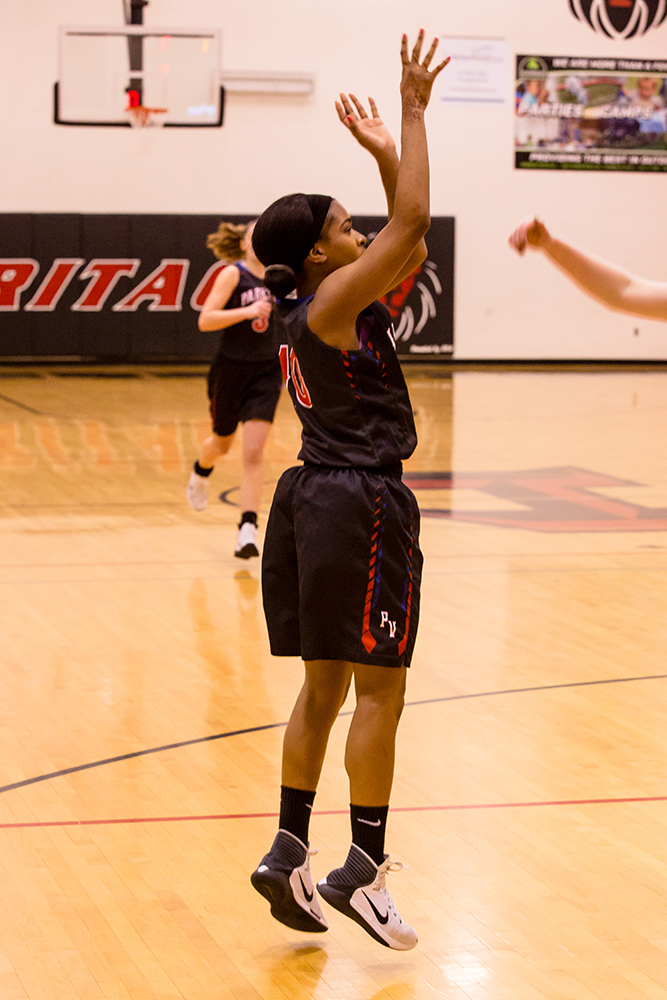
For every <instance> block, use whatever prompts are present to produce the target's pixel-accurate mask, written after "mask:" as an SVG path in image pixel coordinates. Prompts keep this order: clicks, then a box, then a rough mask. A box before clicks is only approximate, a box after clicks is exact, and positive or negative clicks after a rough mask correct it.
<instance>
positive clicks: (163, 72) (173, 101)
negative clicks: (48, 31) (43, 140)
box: [53, 24, 224, 128]
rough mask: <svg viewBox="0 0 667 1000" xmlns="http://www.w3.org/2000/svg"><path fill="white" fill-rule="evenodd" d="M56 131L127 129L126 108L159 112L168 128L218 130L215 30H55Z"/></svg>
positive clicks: (143, 27) (221, 95) (217, 36)
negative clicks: (79, 127) (85, 127)
mask: <svg viewBox="0 0 667 1000" xmlns="http://www.w3.org/2000/svg"><path fill="white" fill-rule="evenodd" d="M58 67H59V70H58V81H57V83H56V85H55V91H54V118H53V120H54V122H55V123H56V124H57V125H112V126H128V127H129V125H130V120H129V115H128V113H127V108H128V107H130V106H134V107H136V106H142V107H144V108H148V109H160V110H161V123H162V124H164V126H165V127H167V128H169V127H172V128H216V127H219V126H220V125H222V116H223V110H224V108H223V105H224V91H223V89H222V88H221V86H220V32H219V31H216V30H211V29H208V28H206V29H201V30H199V29H184V28H173V29H172V28H152V27H148V26H146V25H143V24H142V25H122V26H118V27H112V28H104V27H99V26H94V27H62V28H61V29H60V34H59V60H58Z"/></svg>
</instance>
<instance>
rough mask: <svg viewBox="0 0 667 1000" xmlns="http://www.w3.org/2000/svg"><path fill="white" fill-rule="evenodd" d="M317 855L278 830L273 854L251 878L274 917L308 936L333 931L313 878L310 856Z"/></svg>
mask: <svg viewBox="0 0 667 1000" xmlns="http://www.w3.org/2000/svg"><path fill="white" fill-rule="evenodd" d="M316 853H317V852H316V851H309V850H308V848H307V847H306V845H305V844H304V843H302V842H301V841H300V840H299V838H298V837H295V836H294V834H293V833H289V831H288V830H278V833H277V834H276V839H275V840H274V841H273V846H272V847H271V850H270V851H269V853H268V854H266V855H265V856H264V857H263V858H262V860H261V862H260V865H259V868H258V869H257V870H256V871H254V872H253V873H252V875H251V876H250V881H251V882H252V884H253V886H254V887H255V889H257V892H259V893H261V894H262V896H264V898H265V899H268V901H269V903H270V904H271V915H272V916H273V917H275V918H276V920H279V921H280V923H281V924H285V925H286V926H287V927H291V928H292V929H293V930H295V931H306V933H308V934H312V933H316V934H319V933H321V932H322V931H326V930H328V929H329V925H328V923H327V921H326V917H325V916H324V914H323V913H322V908H321V907H320V903H319V900H318V898H317V893H316V892H315V886H314V885H313V877H312V875H311V874H310V856H311V854H316Z"/></svg>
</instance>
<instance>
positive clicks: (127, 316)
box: [0, 213, 454, 363]
mask: <svg viewBox="0 0 667 1000" xmlns="http://www.w3.org/2000/svg"><path fill="white" fill-rule="evenodd" d="M221 218H224V219H225V221H229V222H247V221H248V216H247V215H244V216H239V215H225V216H223V217H221V216H214V215H211V216H209V215H79V214H63V215H59V214H50V213H49V214H28V213H21V214H10V213H8V214H4V215H3V214H0V359H5V360H20V359H25V360H33V359H35V360H48V359H53V360H63V359H68V360H72V361H90V362H94V361H105V362H119V363H120V362H124V363H132V362H143V363H148V362H154V363H160V362H177V361H193V362H206V361H209V360H210V359H211V358H212V357H213V355H214V354H215V352H216V350H217V347H218V343H219V340H220V334H219V333H216V332H215V331H214V332H210V333H207V332H202V331H201V330H199V328H198V325H197V319H198V316H199V313H200V312H201V309H202V307H203V305H204V301H205V299H206V296H207V295H208V293H209V291H210V290H211V288H212V286H213V282H214V281H215V277H216V275H217V274H218V272H219V271H220V269H221V268H222V267H224V266H225V265H224V264H223V263H222V262H221V261H217V260H216V259H215V257H214V256H213V254H212V253H211V251H210V250H208V249H207V248H206V237H207V235H208V234H209V233H212V232H215V230H216V229H217V228H218V225H219V223H220V220H221ZM385 223H386V219H382V218H381V217H378V216H366V217H364V218H355V220H354V224H355V226H356V228H357V229H358V230H359V231H360V232H362V233H364V235H366V236H367V237H368V238H372V237H373V236H374V235H375V233H377V232H378V231H379V230H380V229H381V228H382V226H383V225H384V224H385ZM427 245H428V258H427V260H426V261H424V263H423V264H422V265H421V267H420V268H418V270H417V271H415V273H414V274H412V275H410V276H409V277H408V278H406V279H405V281H403V282H402V283H401V284H400V285H399V286H398V287H397V288H394V289H392V291H391V292H390V293H389V294H388V295H387V296H385V299H384V301H385V302H386V304H387V306H388V307H389V311H390V312H391V315H392V319H393V323H394V329H395V331H396V347H397V351H398V354H399V356H400V357H402V358H406V359H408V358H409V359H411V360H420V361H421V360H429V359H437V358H440V357H442V356H443V355H444V356H447V355H451V353H452V350H453V324H454V219H452V218H434V219H432V222H431V230H430V232H429V234H428V237H427Z"/></svg>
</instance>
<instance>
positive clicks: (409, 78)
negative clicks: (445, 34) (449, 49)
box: [401, 28, 451, 111]
mask: <svg viewBox="0 0 667 1000" xmlns="http://www.w3.org/2000/svg"><path fill="white" fill-rule="evenodd" d="M423 43H424V29H423V28H422V30H421V31H420V32H419V34H418V36H417V41H416V42H415V45H414V48H413V50H412V53H408V36H407V35H403V38H402V39H401V63H402V64H403V74H402V77H401V97H402V98H403V107H404V108H405V107H406V106H407V107H416V108H420V109H421V110H422V111H423V110H424V108H426V106H427V105H428V102H429V100H430V98H431V90H432V88H433V83H434V82H435V78H436V77H437V76H438V74H439V73H441V72H442V70H443V69H444V68H445V66H446V65H447V63H448V62H449V61H450V58H451V57H450V56H447V58H446V59H443V61H442V62H441V63H438V65H437V66H436V67H435V68H434V69H429V67H430V65H431V62H432V61H433V57H434V55H435V52H436V49H437V47H438V39H437V38H434V39H433V41H432V42H431V47H430V49H429V50H428V52H427V53H426V55H425V56H424V58H423V59H422V58H421V50H422V45H423Z"/></svg>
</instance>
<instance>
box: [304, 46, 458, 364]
mask: <svg viewBox="0 0 667 1000" xmlns="http://www.w3.org/2000/svg"><path fill="white" fill-rule="evenodd" d="M423 41H424V32H423V31H420V33H419V37H418V39H417V43H416V44H415V46H414V49H413V50H412V53H411V54H410V53H409V52H408V44H407V38H406V36H405V35H404V36H403V39H402V43H401V63H402V78H401V104H402V125H401V158H400V162H399V165H398V172H397V177H396V185H395V194H394V203H393V213H392V216H391V219H390V220H389V222H388V224H387V225H386V226H385V227H384V229H383V230H382V231H381V232H380V233H379V234H378V235H377V236H376V238H375V239H374V240H373V242H372V244H371V245H370V247H369V248H368V250H366V252H365V253H364V254H363V255H362V256H361V257H359V259H358V260H355V261H354V262H353V263H351V264H346V265H345V266H343V267H340V268H339V269H338V270H335V271H333V272H332V273H331V274H329V275H328V276H327V277H326V278H325V279H324V281H323V282H322V283H321V285H320V286H319V288H318V289H317V292H316V294H315V298H314V300H313V302H312V304H311V306H310V309H309V312H308V323H309V325H310V328H311V329H312V330H313V332H314V333H316V334H317V335H318V336H321V337H322V339H323V340H325V341H326V342H328V343H330V344H332V345H333V346H337V344H338V340H339V339H340V340H341V342H342V341H344V340H345V337H346V336H348V337H349V329H350V327H351V326H352V325H353V324H354V323H355V322H356V318H357V316H358V314H359V313H360V312H361V310H362V309H364V308H366V306H368V305H370V303H371V302H372V301H373V300H374V299H376V298H378V297H380V296H382V295H384V294H385V292H386V291H387V290H388V289H389V288H391V287H392V286H393V284H395V282H396V276H397V275H398V274H400V273H401V271H402V269H403V268H405V266H406V264H407V262H408V261H409V260H410V258H411V257H412V255H413V253H414V252H415V250H416V248H417V247H418V246H419V244H420V242H421V240H422V239H423V238H424V236H425V235H426V232H427V231H428V227H429V223H430V216H429V166H428V147H427V141H426V127H425V124H424V112H425V110H426V108H427V106H428V102H429V99H430V96H431V90H432V87H433V83H434V80H435V78H436V77H437V75H438V74H439V73H440V72H441V70H442V69H443V68H444V67H445V66H446V64H447V62H448V61H449V60H447V59H446V60H444V61H443V62H441V63H440V64H439V65H437V66H436V67H435V68H434V69H433V70H431V69H429V67H430V64H431V62H432V60H433V57H434V55H435V51H436V48H437V44H438V41H437V39H434V41H433V43H432V45H431V47H430V48H429V50H428V52H427V53H426V55H425V56H424V57H423V59H422V58H421V49H422V45H423ZM339 334H340V337H339Z"/></svg>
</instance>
